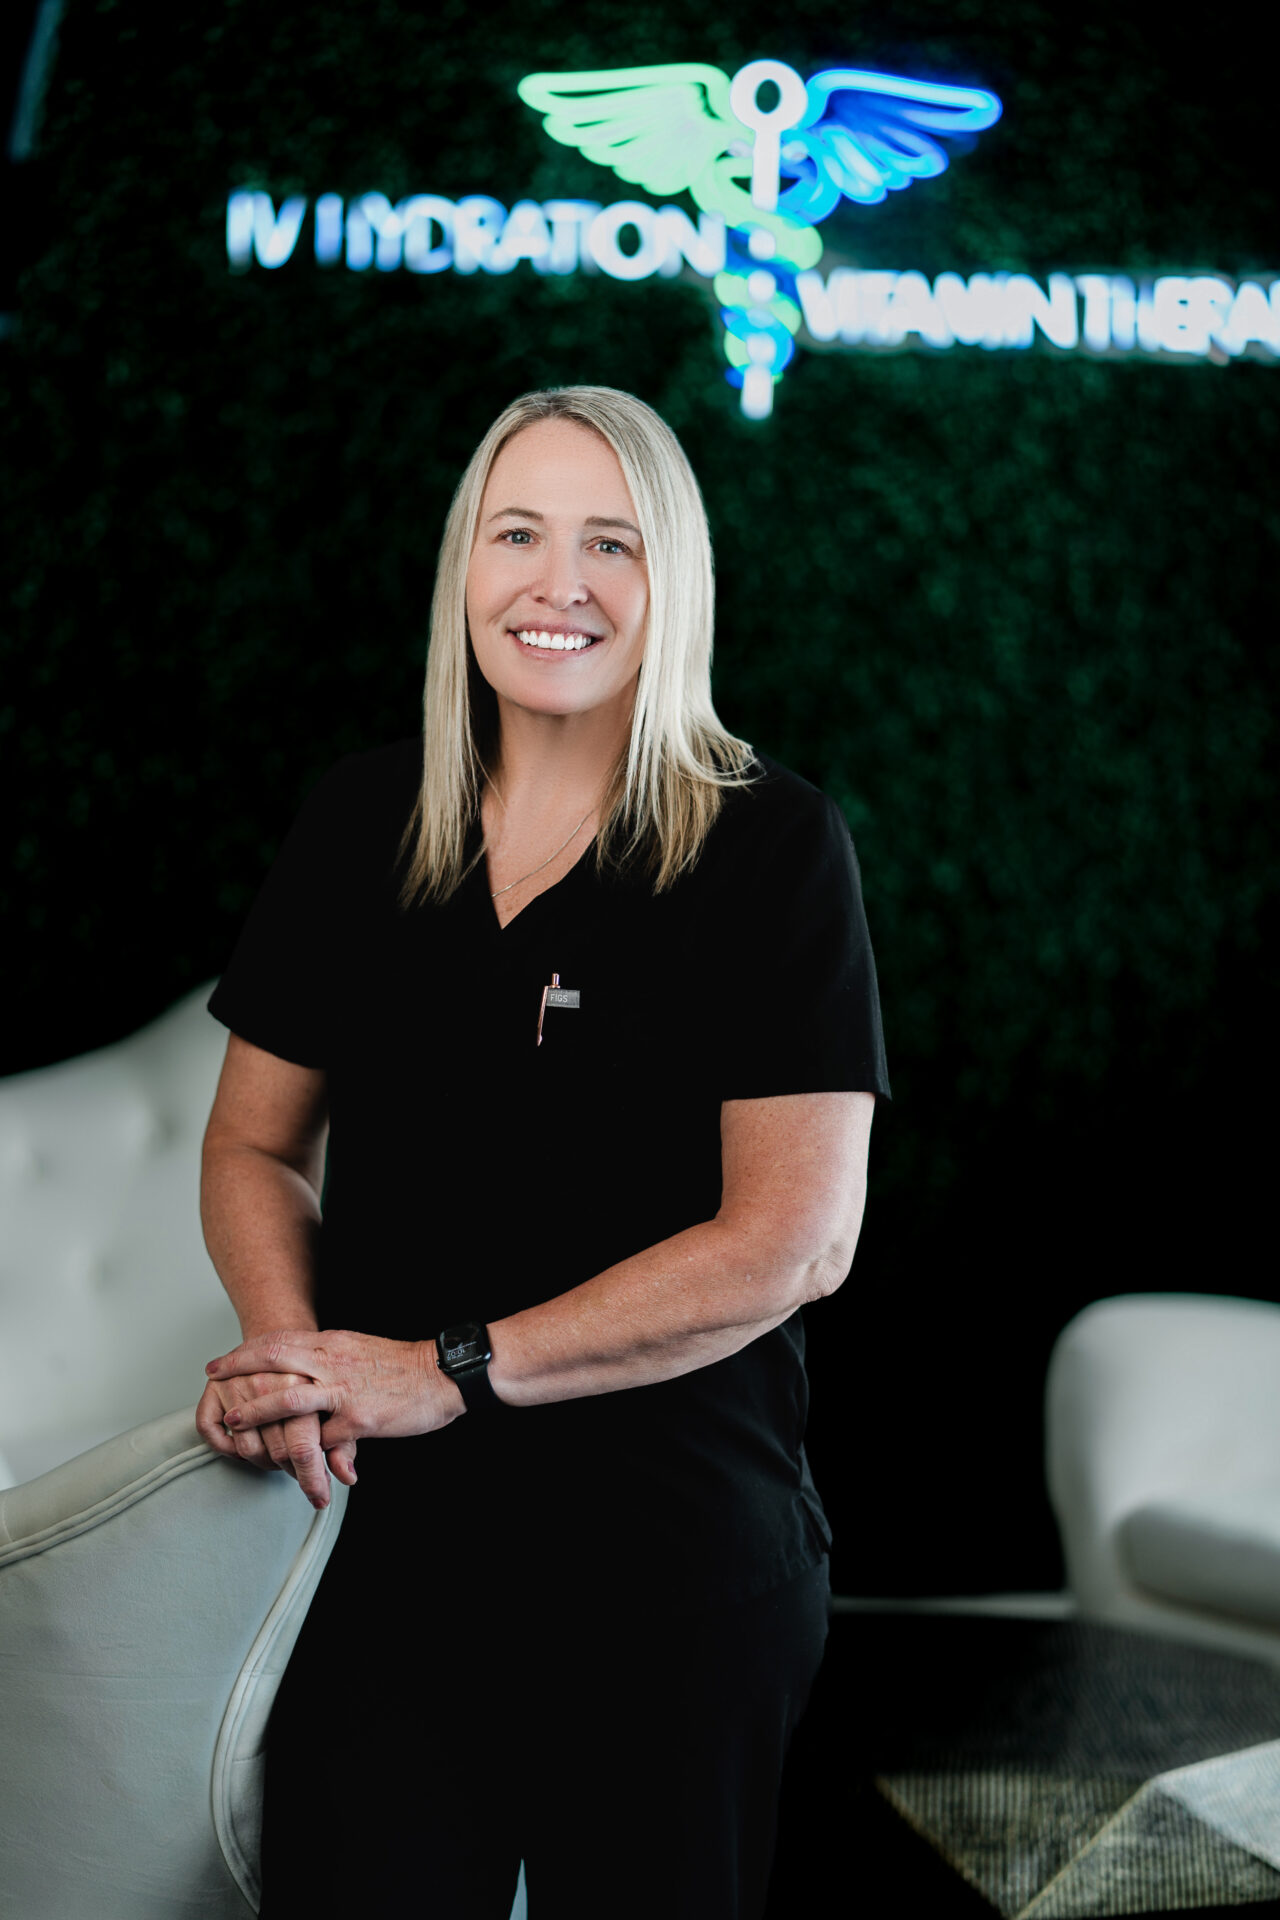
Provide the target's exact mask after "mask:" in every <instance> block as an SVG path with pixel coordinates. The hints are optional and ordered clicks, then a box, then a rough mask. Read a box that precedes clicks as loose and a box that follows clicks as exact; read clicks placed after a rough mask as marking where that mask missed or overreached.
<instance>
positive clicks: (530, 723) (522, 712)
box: [489, 702, 630, 814]
mask: <svg viewBox="0 0 1280 1920" xmlns="http://www.w3.org/2000/svg"><path fill="white" fill-rule="evenodd" d="M629 724H630V715H629V714H627V715H624V716H619V715H618V713H617V712H616V711H615V712H609V711H606V710H603V709H600V708H593V709H591V710H589V711H588V712H585V713H566V714H553V713H530V712H529V711H528V709H527V708H523V707H511V706H508V705H507V703H506V702H503V703H501V704H500V707H499V733H498V747H497V753H496V755H495V757H494V763H493V764H492V765H491V766H490V770H489V771H490V775H491V779H492V781H493V782H494V783H495V784H496V786H497V790H498V793H499V795H500V797H501V800H502V803H503V805H504V806H505V807H508V808H510V807H512V806H515V807H518V808H520V809H521V810H522V811H523V812H525V813H526V814H528V813H534V814H551V813H556V812H559V811H567V812H573V813H577V814H581V813H584V812H586V811H587V809H589V808H594V807H596V806H597V805H599V803H600V802H601V801H602V800H603V798H604V793H605V789H606V787H607V786H608V784H609V777H610V775H611V774H612V772H613V769H614V766H615V764H616V762H617V758H618V755H619V753H620V752H621V751H622V749H623V748H624V747H625V745H626V740H627V731H628V727H629Z"/></svg>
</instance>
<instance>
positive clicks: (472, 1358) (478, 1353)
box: [440, 1320, 491, 1373]
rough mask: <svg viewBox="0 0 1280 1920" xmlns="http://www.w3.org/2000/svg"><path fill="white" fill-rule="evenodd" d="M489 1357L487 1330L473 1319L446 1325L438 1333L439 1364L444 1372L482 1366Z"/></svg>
mask: <svg viewBox="0 0 1280 1920" xmlns="http://www.w3.org/2000/svg"><path fill="white" fill-rule="evenodd" d="M490 1358H491V1355H490V1352H489V1337H488V1332H487V1330H486V1329H485V1328H484V1327H482V1326H480V1325H478V1324H477V1322H476V1321H474V1320H464V1321H462V1322H461V1323H460V1324H459V1325H458V1326H456V1327H446V1328H445V1330H444V1332H443V1333H442V1334H441V1335H440V1364H441V1366H442V1367H443V1368H444V1370H445V1372H446V1373H457V1372H458V1371H459V1370H460V1369H461V1368H463V1367H475V1366H483V1365H484V1363H485V1361H486V1360H488V1359H490Z"/></svg>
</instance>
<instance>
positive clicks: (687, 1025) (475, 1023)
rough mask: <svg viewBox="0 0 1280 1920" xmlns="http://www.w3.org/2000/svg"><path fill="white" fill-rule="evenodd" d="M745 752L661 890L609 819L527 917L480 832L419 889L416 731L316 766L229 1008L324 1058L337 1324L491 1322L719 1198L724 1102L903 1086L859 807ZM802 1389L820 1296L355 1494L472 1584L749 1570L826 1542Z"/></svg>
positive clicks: (239, 962) (546, 1584)
mask: <svg viewBox="0 0 1280 1920" xmlns="http://www.w3.org/2000/svg"><path fill="white" fill-rule="evenodd" d="M754 771H755V774H756V776H757V777H756V778H755V779H754V780H753V782H752V784H751V785H750V786H749V787H747V788H745V789H739V790H730V791H729V792H728V793H727V794H726V797H725V803H724V806H723V809H722V811H721V813H720V815H719V817H718V819H717V820H716V822H715V825H714V826H713V827H712V829H711V832H710V834H709V836H708V838H707V841H706V843H705V845H704V848H703V851H702V854H701V856H700V858H699V860H698V862H697V864H696V866H695V867H694V868H693V869H692V870H691V871H690V872H688V873H687V874H685V875H684V876H683V877H682V878H681V879H680V880H678V881H677V882H676V883H675V885H674V886H672V887H671V888H670V889H669V890H667V891H666V892H664V893H661V894H658V895H655V894H654V893H653V891H652V887H651V883H650V882H647V881H646V880H645V878H644V877H643V876H642V875H640V874H630V875H622V876H619V875H618V874H616V873H614V874H611V873H609V872H606V873H604V874H601V873H600V872H599V871H598V870H597V866H596V859H595V850H594V846H592V847H589V848H588V849H587V850H586V852H585V853H584V855H583V856H582V857H581V858H580V859H579V860H578V862H577V864H576V865H575V866H574V867H573V868H571V870H570V871H569V873H568V874H567V875H566V876H565V878H564V879H562V880H560V881H559V882H558V883H557V884H556V885H554V886H553V887H551V888H549V889H548V890H547V891H546V892H544V893H541V894H539V895H538V896H537V897H536V898H535V899H533V900H532V901H531V902H530V903H529V905H528V906H526V907H524V908H523V909H522V910H521V911H520V912H519V913H518V914H517V915H516V917H515V918H514V919H513V920H511V921H509V922H508V924H507V925H506V926H505V927H501V926H500V925H499V922H498V918H497V915H496V912H495V910H494V905H493V902H492V900H491V898H490V894H489V886H488V876H487V871H486V868H485V864H484V861H483V859H481V860H479V861H478V862H477V864H476V865H475V866H474V867H473V868H472V870H471V872H470V873H469V874H468V876H467V878H466V880H465V881H464V882H463V883H462V885H461V886H460V887H459V888H458V890H457V891H456V892H455V893H454V894H453V896H452V897H451V898H450V899H449V900H448V901H447V902H446V903H445V904H444V905H443V906H440V905H425V906H421V905H420V906H415V907H413V908H411V909H409V910H408V911H406V910H404V909H402V908H401V907H400V905H399V903H398V899H397V894H398V888H399V883H400V880H401V878H402V877H403V872H404V863H403V862H402V861H401V860H400V859H399V858H398V853H397V850H398V847H399V842H400V837H401V834H402V831H403V829H404V827H405V823H406V821H407V820H408V819H409V816H410V814H411V812H412V810H413V805H414V799H415V796H416V793H417V789H418V785H419V780H420V774H421V742H420V740H418V739H416V738H410V739H406V740H402V741H397V742H396V743H394V744H393V745H391V746H387V747H383V748H379V749H376V750H374V751H373V752H369V753H359V754H351V755H348V756H347V757H346V758H344V759H342V760H340V761H339V762H338V763H337V765H336V766H334V767H333V768H332V769H331V770H330V771H329V772H328V773H327V774H326V775H325V776H324V777H323V778H322V779H321V780H320V781H319V783H318V784H317V785H316V787H315V788H314V789H313V790H312V792H311V794H310V796H309V797H308V799H307V800H306V801H305V803H304V804H303V806H302V809H301V811H300V813H299V814H298V817H297V819H296V820H295V822H294V824H293V826H292V828H291V829H290V831H289V834H288V836H287V838H286V839H285V841H284V844H283V846H282V847H281V849H280V852H279V855H278V857H277V859H276V861H275V863H274V865H273V866H272V868H271V870H270V872H269V873H268V875H267V877H266V879H265V881H264V882H263V885H262V888H261V890H260V892H259V894H258V896H257V899H256V900H255V902H254V904H253V907H252V909H251V911H250V913H249V916H248V919H247V921H246V923H245V926H244V928H243V931H242V933H241V935H240V938H239V941H238V943H237V945H236V948H235V952H234V954H233V956H232V959H231V962H230V965H229V966H228V968H227V970H226V972H225V973H224V975H223V977H222V979H221V980H220V981H219V983H218V985H217V987H216V988H215V990H214V992H213V995H212V997H211V999H210V1001H209V1010H210V1012H212V1013H213V1014H214V1015H216V1017H217V1018H218V1019H219V1020H220V1021H222V1022H223V1023H224V1024H225V1025H226V1026H228V1027H229V1028H231V1030H232V1031H233V1032H235V1033H237V1034H239V1035H240V1036H241V1037H242V1038H243V1039H245V1040H247V1041H249V1042H251V1043H252V1044H253V1045H254V1046H257V1047H261V1048H263V1049H265V1050H266V1051H267V1052H269V1053H273V1054H276V1055H278V1056H279V1057H280V1058H281V1059H284V1060H289V1061H293V1062H296V1063H297V1064H298V1065H300V1066H306V1067H311V1068H322V1069H323V1070H324V1073H325V1076H326V1082H327V1088H328V1095H329V1112H330V1136H329V1152H328V1169H327V1177H326V1188H325V1195H324V1218H323V1225H322V1228H321V1232H320V1236H319V1254H318V1268H317V1297H316V1312H317V1315H318V1317H319V1324H320V1326H321V1327H349V1328H352V1329H355V1330H357V1331H359V1332H362V1333H373V1334H382V1335H384V1336H387V1337H389V1338H392V1339H403V1340H419V1339H427V1338H433V1337H434V1336H435V1334H436V1333H437V1332H438V1331H439V1330H440V1328H441V1327H444V1326H448V1325H450V1324H451V1323H453V1322H456V1321H459V1320H481V1321H488V1322H489V1323H490V1324H492V1323H493V1322H495V1321H498V1320H501V1319H503V1318H504V1317H505V1316H506V1315H508V1314H512V1313H516V1312H518V1311H520V1310H521V1309H523V1308H527V1307H532V1306H535V1305H537V1304H538V1303H539V1302H541V1301H544V1300H548V1299H552V1298H554V1297H555V1296H556V1295H558V1294H562V1293H565V1292H567V1291H568V1290H569V1289H570V1288H572V1287H575V1286H577V1285H579V1284H580V1283H581V1282H582V1281H584V1280H588V1279H590V1278H591V1277H592V1276H593V1275H594V1274H597V1273H600V1272H602V1271H603V1270H604V1269H605V1268H607V1267H610V1266H613V1265H614V1264H615V1263H616V1262H618V1261H621V1260H625V1259H626V1258H627V1257H628V1256H629V1255H632V1254H635V1253H638V1252H640V1251H641V1250H642V1249H644V1248H646V1247H649V1246H652V1245H654V1244H655V1243H657V1242H659V1241H663V1240H666V1239H668V1238H669V1237H670V1236H671V1235H673V1234H676V1233H679V1232H680V1231H681V1230H682V1229H684V1228H686V1227H690V1226H693V1225H695V1224H697V1223H699V1222H701V1221H705V1220H710V1219H712V1218H713V1217H714V1216H715V1214H716V1212H717V1210H718V1208H719V1205H720V1198H721V1160H720V1108H721V1103H722V1102H723V1101H725V1100H738V1099H755V1098H761V1097H767V1096H769V1095H774V1094H789V1093H821V1092H831V1091H841V1090H846V1091H865V1092H871V1093H875V1094H879V1095H887V1094H888V1092H889V1084H888V1079H887V1074H886V1067H885V1058H884V1045H883V1039H882V1035H881V1026H880V1009H879V1000H878V995H877V989H876V976H875V964H874V961H873V958H872V952H871V944H870V940H869V938H868V934H867V927H866V920H865V917H864V913H863V907H862V898H861V890H860V885H859V877H858V867H857V862H856V859H855V856H854V851H853V847H852V844H851V841H850V838H849V831H848V828H847V826H846V824H845V821H844V818H843V815H842V814H841V813H840V811H839V809H838V808H837V807H836V805H835V804H834V802H833V801H831V800H830V799H828V798H827V797H825V796H824V795H823V794H821V793H819V792H818V791H817V789H816V788H814V787H812V786H810V785H809V784H808V782H807V781H805V780H802V779H801V778H800V777H799V776H798V775H796V774H794V773H791V772H789V771H788V770H787V769H786V768H784V767H782V766H780V765H778V764H777V763H776V762H774V761H772V760H769V759H767V758H765V757H764V756H757V764H756V768H755V770H754ZM479 843H480V825H479V821H478V820H476V821H473V823H472V825H471V829H470V835H469V839H468V847H467V852H468V856H470V854H471V853H472V852H473V851H475V850H476V849H478V847H479ZM553 973H556V974H558V975H559V977H560V984H561V987H562V988H566V989H569V990H571V991H574V990H576V992H577V994H578V996H579V1001H578V1005H577V1006H576V1007H568V1006H550V1007H548V1009H547V1011H546V1014H545V1017H544V1021H543V1029H542V1033H543V1038H542V1044H541V1046H539V1045H538V1044H537V1027H538V1009H539V1004H540V1001H541V997H542V990H543V988H544V987H545V986H547V985H548V984H549V983H550V981H551V978H552V974H553ZM807 1410H808V1385H807V1381H806V1377H805V1370H804V1325H803V1320H802V1316H801V1312H800V1311H799V1310H797V1311H796V1312H795V1313H794V1314H792V1315H791V1316H790V1318H789V1319H788V1320H786V1321H784V1322H783V1324H782V1325H781V1326H778V1327H775V1328H774V1329H773V1330H772V1331H771V1332H769V1333H766V1334H764V1335H762V1336H761V1337H759V1338H758V1339H756V1340H754V1341H752V1342H751V1343H750V1344H749V1345H748V1346H746V1347H744V1348H743V1349H742V1350H741V1351H740V1352H738V1353H736V1354H733V1355H731V1356H730V1357H728V1358H726V1359H722V1360H718V1361H715V1362H714V1363H712V1364H711V1365H709V1366H704V1367H700V1368H697V1369H695V1370H694V1371H692V1372H690V1373H685V1374H682V1375H680V1376H678V1377H677V1378H675V1379H671V1380H664V1381H660V1382H657V1383H655V1384H653V1385H648V1386H640V1387H631V1388H626V1389H623V1390H622V1391H619V1392H613V1393H606V1394H596V1395H591V1396H588V1397H586V1398H580V1399H574V1400H563V1401H557V1402H554V1403H551V1404H549V1405H545V1406H538V1407H523V1408H505V1407H504V1408H499V1409H498V1410H497V1411H496V1413H494V1414H492V1415H489V1414H483V1413H481V1414H471V1413H468V1414H466V1415H465V1416H463V1417H462V1418H460V1419H458V1420H455V1421H454V1422H453V1423H452V1424H451V1425H450V1426H448V1427H446V1428H444V1429H443V1430H442V1431H440V1432H437V1433H431V1434H424V1435H420V1436H414V1437H412V1438H407V1439H398V1440H382V1441H362V1442H361V1443H360V1453H359V1459H358V1462H357V1465H358V1469H359V1473H360V1480H359V1484H358V1486H357V1487H356V1488H355V1489H353V1493H352V1496H351V1497H352V1500H353V1501H355V1500H360V1501H361V1502H362V1503H364V1504H365V1506H366V1509H367V1511H369V1512H372V1510H373V1507H374V1504H375V1503H376V1502H377V1501H379V1500H380V1499H381V1498H382V1497H384V1496H385V1497H387V1498H389V1499H390V1500H391V1502H392V1503H393V1506H394V1511H395V1513H396V1514H397V1516H398V1520H397V1522H396V1524H398V1525H399V1526H401V1527H403V1525H404V1524H405V1514H406V1512H408V1513H416V1514H417V1515H418V1516H419V1517H420V1523H421V1527H422V1529H423V1530H424V1535H425V1537H427V1538H431V1537H435V1538H443V1537H451V1538H452V1537H453V1535H454V1532H455V1528H456V1533H457V1537H458V1538H459V1539H465V1542H466V1546H465V1552H464V1553H462V1554H461V1555H459V1554H458V1553H456V1552H454V1551H451V1552H450V1553H449V1554H448V1555H447V1556H446V1559H447V1562H448V1564H449V1565H450V1566H451V1567H454V1566H457V1565H458V1564H459V1561H462V1562H464V1563H465V1567H466V1569H467V1570H468V1577H474V1579H475V1580H476V1581H477V1582H478V1583H480V1584H481V1585H483V1584H485V1583H489V1584H492V1583H499V1584H501V1583H505V1582H514V1583H516V1584H517V1585H518V1586H519V1587H520V1588H521V1589H522V1590H527V1591H531V1592H538V1593H542V1594H544V1595H545V1596H546V1597H547V1598H548V1599H553V1598H554V1596H555V1595H556V1594H557V1593H558V1592H569V1591H571V1590H580V1589H581V1587H582V1583H583V1582H584V1580H587V1581H596V1582H598V1583H599V1584H600V1586H601V1587H602V1588H608V1589H609V1590H611V1591H614V1592H622V1593H625V1594H628V1595H630V1596H631V1597H632V1598H633V1599H635V1600H636V1601H637V1602H639V1603H641V1604H645V1605H651V1606H665V1607H667V1608H670V1609H674V1610H676V1611H681V1610H687V1609H689V1608H698V1607H702V1606H708V1605H717V1604H723V1603H724V1602H726V1601H733V1600H746V1599H749V1598H752V1597H753V1596H755V1595H756V1594H759V1593H763V1592H766V1591H768V1590H769V1589H771V1588H772V1587H774V1586H778V1585H781V1584H782V1583H783V1582H784V1581H787V1580H789V1579H792V1578H794V1577H795V1576H796V1575H797V1574H798V1573H800V1572H802V1571H803V1570H805V1569H806V1568H808V1567H812V1566H815V1565H816V1564H817V1562H818V1561H819V1560H820V1559H821V1557H822V1555H823V1554H824V1553H825V1552H826V1550H827V1548H828V1546H829V1544H830V1532H829V1529H828V1526H827V1522H826V1518H825V1515H824V1513H823V1510H822V1505H821V1502H820V1500H819V1498H818V1495H817V1492H816V1491H815V1488H814V1485H813V1481H812V1478H811V1476H810V1473H809V1469H808V1465H807V1462H806V1459H805V1453H804V1444H803V1440H804V1427H805V1419H806V1414H807ZM389 1524H390V1522H389ZM362 1531H365V1532H367V1529H364V1530H362Z"/></svg>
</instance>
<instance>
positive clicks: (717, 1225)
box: [489, 1220, 830, 1407]
mask: <svg viewBox="0 0 1280 1920" xmlns="http://www.w3.org/2000/svg"><path fill="white" fill-rule="evenodd" d="M828 1276H829V1266H828V1263H826V1262H825V1261H818V1260H814V1261H803V1260H798V1259H797V1258H796V1256H795V1255H794V1254H793V1253H791V1252H790V1251H789V1250H787V1251H783V1250H778V1251H774V1250H772V1249H769V1248H767V1247H764V1246H761V1245H760V1244H759V1242H758V1241H753V1240H752V1239H751V1238H750V1237H749V1236H747V1235H744V1234H743V1233H741V1232H740V1231H735V1230H733V1229H731V1228H729V1227H726V1226H725V1225H724V1224H722V1222H720V1221H719V1220H709V1221H706V1222H704V1223H702V1224H700V1225H698V1226H694V1227H688V1228H686V1229H685V1230H684V1231H683V1232H682V1233H677V1234H674V1235H673V1236H672V1237H671V1239H669V1240H663V1241H660V1242H659V1243H658V1244H657V1245H656V1246H652V1247H646V1248H645V1250H644V1251H643V1252H642V1253H637V1254H635V1255H633V1256H632V1257H631V1258H630V1259H628V1260H622V1261H619V1263H618V1264H617V1265H616V1266H613V1267H609V1268H607V1269H606V1271H605V1272H603V1273H600V1274H597V1275H596V1276H595V1277H594V1279H591V1280H587V1281H584V1282H583V1283H582V1285H581V1286H577V1287H574V1288H572V1289H571V1290H570V1291H569V1292H567V1293H562V1294H559V1295H557V1297H556V1298H555V1299H553V1300H547V1301H544V1302H543V1303H542V1304H541V1305H540V1306H537V1307H529V1308H527V1309H526V1310H525V1311H524V1312H522V1313H513V1314H511V1315H510V1316H509V1317H508V1318H507V1319H505V1320H496V1321H491V1322H490V1323H489V1337H490V1342H491V1345H492V1348H493V1359H492V1361H491V1362H490V1365H489V1378H490V1380H491V1381H492V1383H493V1389H494V1392H495V1393H496V1394H497V1396H498V1398H499V1399H500V1400H502V1401H505V1402H506V1404H507V1405H508V1406H513V1407H529V1406H538V1405H541V1404H542V1403H543V1402H546V1401H552V1400H573V1399H579V1398H582V1397H584V1396H586V1395H588V1394H595V1393H614V1392H617V1391H618V1390H619V1389H620V1388H624V1387H641V1386H649V1385H651V1384H652V1383H653V1382H655V1381H658V1380H671V1379H674V1378H675V1377H676V1376H677V1375H678V1374H682V1373H692V1372H693V1371H694V1370H695V1368H698V1367H705V1366H709V1365H710V1364H711V1363H712V1362H713V1361H715V1360H723V1359H725V1358H726V1357H727V1356H728V1355H729V1354H732V1353H737V1352H738V1351H739V1350H740V1349H741V1348H742V1347H745V1346H747V1345H749V1344H750V1342H751V1341H752V1340H756V1339H758V1338H759V1336H760V1335H761V1334H762V1333H767V1332H768V1331H769V1330H770V1328H772V1327H776V1326H780V1325H781V1323H782V1322H783V1321H784V1320H786V1319H787V1318H788V1317H789V1316H790V1315H791V1314H792V1313H794V1312H795V1310H796V1308H797V1306H799V1305H801V1304H802V1303H803V1301H804V1300H806V1299H817V1298H818V1297H819V1296H820V1295H821V1294H823V1293H825V1292H827V1291H829V1290H830V1280H829V1277H828Z"/></svg>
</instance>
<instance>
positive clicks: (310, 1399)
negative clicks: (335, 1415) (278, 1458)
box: [224, 1380, 335, 1452]
mask: <svg viewBox="0 0 1280 1920" xmlns="http://www.w3.org/2000/svg"><path fill="white" fill-rule="evenodd" d="M334 1410H335V1409H334V1404H333V1393H332V1390H331V1389H330V1388H328V1387H322V1386H318V1385H317V1383H316V1382H315V1381H314V1380H306V1381H303V1382H302V1383H301V1384H299V1385H298V1386H296V1387H285V1388H284V1389H283V1391H282V1392H278V1393H265V1394H263V1395H261V1397H260V1398H258V1399H254V1400H246V1401H243V1402H242V1403H241V1405H240V1406H238V1407H230V1408H228V1410H227V1412H226V1414H225V1416H224V1422H225V1425H226V1426H227V1427H228V1428H229V1429H230V1430H231V1431H232V1432H233V1433H244V1432H247V1431H248V1430H249V1429H250V1428H252V1427H264V1426H268V1425H270V1423H271V1422H272V1421H273V1420H295V1419H297V1418H299V1417H300V1416H302V1415H308V1416H309V1415H314V1414H321V1413H332V1412H334ZM290 1452H292V1448H291V1449H290Z"/></svg>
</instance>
